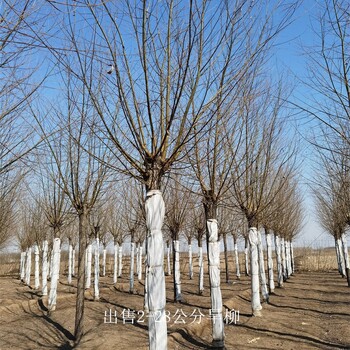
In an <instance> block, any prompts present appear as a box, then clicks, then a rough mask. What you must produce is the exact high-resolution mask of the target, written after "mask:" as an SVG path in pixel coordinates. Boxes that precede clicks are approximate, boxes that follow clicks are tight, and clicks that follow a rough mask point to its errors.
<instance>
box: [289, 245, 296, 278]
mask: <svg viewBox="0 0 350 350" xmlns="http://www.w3.org/2000/svg"><path fill="white" fill-rule="evenodd" d="M290 261H291V263H292V274H293V273H294V271H295V265H294V248H293V243H292V242H290Z"/></svg>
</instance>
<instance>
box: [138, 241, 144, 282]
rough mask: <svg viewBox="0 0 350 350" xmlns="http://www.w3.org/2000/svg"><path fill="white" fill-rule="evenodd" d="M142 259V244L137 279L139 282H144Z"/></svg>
mask: <svg viewBox="0 0 350 350" xmlns="http://www.w3.org/2000/svg"><path fill="white" fill-rule="evenodd" d="M142 259H143V256H142V244H140V246H139V269H138V270H139V272H138V274H137V279H138V280H139V281H142Z"/></svg>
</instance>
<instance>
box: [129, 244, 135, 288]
mask: <svg viewBox="0 0 350 350" xmlns="http://www.w3.org/2000/svg"><path fill="white" fill-rule="evenodd" d="M134 265H135V243H134V242H131V250H130V285H129V292H130V293H133V292H134Z"/></svg>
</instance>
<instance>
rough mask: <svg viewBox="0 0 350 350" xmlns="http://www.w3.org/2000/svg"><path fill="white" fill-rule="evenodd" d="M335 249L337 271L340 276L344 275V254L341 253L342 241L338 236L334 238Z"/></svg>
mask: <svg viewBox="0 0 350 350" xmlns="http://www.w3.org/2000/svg"><path fill="white" fill-rule="evenodd" d="M335 250H336V254H337V260H338V271H339V273H340V274H341V275H342V277H345V276H346V270H345V260H344V254H343V243H342V241H341V239H340V238H338V239H336V240H335Z"/></svg>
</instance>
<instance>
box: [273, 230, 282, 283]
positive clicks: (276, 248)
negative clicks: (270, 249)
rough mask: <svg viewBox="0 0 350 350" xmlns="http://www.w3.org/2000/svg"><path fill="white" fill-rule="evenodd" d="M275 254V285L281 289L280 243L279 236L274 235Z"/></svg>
mask: <svg viewBox="0 0 350 350" xmlns="http://www.w3.org/2000/svg"><path fill="white" fill-rule="evenodd" d="M275 252H276V262H277V283H278V286H279V287H283V271H282V258H281V241H280V236H278V235H275Z"/></svg>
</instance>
